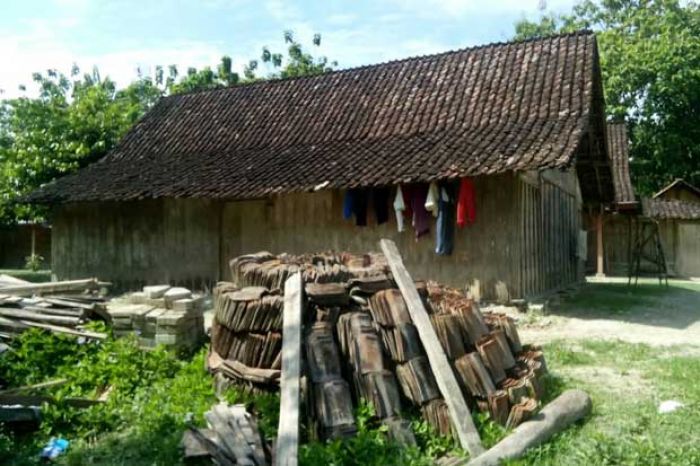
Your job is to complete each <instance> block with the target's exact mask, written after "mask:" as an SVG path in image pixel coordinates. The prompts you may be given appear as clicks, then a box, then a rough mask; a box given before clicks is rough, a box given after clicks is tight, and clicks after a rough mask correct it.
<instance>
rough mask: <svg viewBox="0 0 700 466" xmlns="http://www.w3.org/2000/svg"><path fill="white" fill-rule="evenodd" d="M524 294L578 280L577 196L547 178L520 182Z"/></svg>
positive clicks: (521, 290) (578, 211)
mask: <svg viewBox="0 0 700 466" xmlns="http://www.w3.org/2000/svg"><path fill="white" fill-rule="evenodd" d="M519 193H520V195H519V204H520V209H521V214H520V232H521V234H520V251H521V255H520V270H521V273H520V282H519V288H520V290H519V291H520V294H521V295H522V296H524V297H528V296H535V295H538V294H542V293H545V292H547V291H551V290H555V289H558V288H562V287H564V286H566V285H569V284H571V283H574V282H576V281H577V280H578V258H577V257H576V252H577V243H578V231H579V229H580V223H581V219H580V216H581V214H580V208H579V205H580V203H579V201H578V199H577V196H576V195H575V194H574V193H572V192H569V191H568V190H565V189H563V188H562V187H560V186H559V185H557V184H555V183H553V182H551V181H548V180H546V179H543V178H541V177H540V178H538V179H537V181H536V182H533V180H532V179H528V180H527V181H526V180H523V179H521V180H520V182H519Z"/></svg>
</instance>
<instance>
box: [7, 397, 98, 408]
mask: <svg viewBox="0 0 700 466" xmlns="http://www.w3.org/2000/svg"><path fill="white" fill-rule="evenodd" d="M60 402H61V403H63V404H65V405H66V406H73V407H75V408H89V407H90V406H94V405H96V404H100V403H102V401H100V400H90V399H87V398H73V397H67V398H63V399H62V400H61V401H60ZM43 403H50V404H55V403H58V401H57V400H56V399H55V398H53V397H51V396H46V395H5V394H3V395H0V405H8V406H15V405H21V406H41V405H42V404H43Z"/></svg>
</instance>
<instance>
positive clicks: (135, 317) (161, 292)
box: [107, 285, 204, 350]
mask: <svg viewBox="0 0 700 466" xmlns="http://www.w3.org/2000/svg"><path fill="white" fill-rule="evenodd" d="M203 311H204V297H203V296H198V295H194V294H193V293H192V292H191V291H190V290H188V289H187V288H182V287H171V286H169V285H155V286H145V287H143V291H139V292H135V293H130V294H129V295H128V296H127V297H126V298H125V300H124V299H119V300H116V299H115V300H113V301H111V302H110V303H109V305H108V306H107V312H108V314H109V316H110V319H111V321H112V328H113V332H114V335H115V336H116V337H120V336H126V335H131V334H134V335H136V336H137V337H138V339H139V343H140V344H141V346H144V347H153V346H156V345H165V346H167V347H169V348H173V349H176V350H189V349H192V348H195V347H196V346H197V345H198V344H199V343H200V342H201V341H202V340H203V338H204V315H203Z"/></svg>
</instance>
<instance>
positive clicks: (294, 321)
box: [275, 272, 303, 466]
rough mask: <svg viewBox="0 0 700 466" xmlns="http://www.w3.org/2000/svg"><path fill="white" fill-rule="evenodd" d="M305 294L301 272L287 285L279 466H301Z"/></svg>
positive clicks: (276, 457)
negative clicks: (303, 300)
mask: <svg viewBox="0 0 700 466" xmlns="http://www.w3.org/2000/svg"><path fill="white" fill-rule="evenodd" d="M302 290H303V283H302V278H301V273H299V272H297V273H295V274H294V275H292V276H291V277H289V278H288V279H287V281H286V282H285V284H284V311H283V323H282V375H281V377H280V422H279V429H278V431H277V450H276V454H275V465H277V466H296V465H297V463H298V458H297V455H298V448H299V394H300V390H301V388H300V377H301V314H302V306H303V305H302Z"/></svg>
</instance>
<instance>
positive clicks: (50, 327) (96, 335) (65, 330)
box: [19, 320, 107, 340]
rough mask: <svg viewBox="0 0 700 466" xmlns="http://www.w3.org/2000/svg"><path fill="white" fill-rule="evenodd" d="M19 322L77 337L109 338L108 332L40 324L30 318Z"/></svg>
mask: <svg viewBox="0 0 700 466" xmlns="http://www.w3.org/2000/svg"><path fill="white" fill-rule="evenodd" d="M19 322H20V323H21V324H23V325H26V326H28V327H36V328H42V329H44V330H49V331H51V332H55V333H65V334H66V335H73V336H75V337H85V338H90V339H92V340H106V339H107V334H106V333H98V332H88V331H87V330H74V329H72V328H66V327H61V326H58V325H49V324H40V323H38V322H30V321H28V320H20V321H19Z"/></svg>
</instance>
